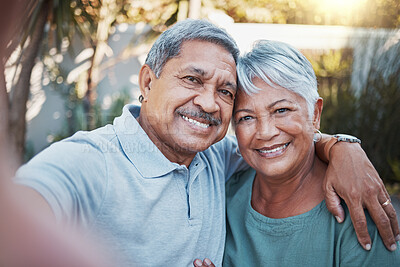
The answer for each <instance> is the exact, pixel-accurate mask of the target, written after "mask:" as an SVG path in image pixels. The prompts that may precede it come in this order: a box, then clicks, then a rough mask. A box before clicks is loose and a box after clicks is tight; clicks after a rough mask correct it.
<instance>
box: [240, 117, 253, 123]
mask: <svg viewBox="0 0 400 267" xmlns="http://www.w3.org/2000/svg"><path fill="white" fill-rule="evenodd" d="M251 119H252V117H251V116H243V117H241V118H239V120H238V122H241V121H248V120H251Z"/></svg>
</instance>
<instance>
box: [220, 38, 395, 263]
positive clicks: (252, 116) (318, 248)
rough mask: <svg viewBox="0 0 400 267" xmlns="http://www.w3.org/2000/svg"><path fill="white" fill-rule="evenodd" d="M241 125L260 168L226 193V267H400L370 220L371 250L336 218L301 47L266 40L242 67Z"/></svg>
mask: <svg viewBox="0 0 400 267" xmlns="http://www.w3.org/2000/svg"><path fill="white" fill-rule="evenodd" d="M238 78H239V82H240V90H239V92H238V95H237V98H236V104H235V109H234V113H233V122H234V126H235V131H236V136H237V139H238V143H239V148H240V153H241V154H242V156H243V158H244V159H245V160H246V161H247V162H248V163H249V165H250V166H251V167H252V168H251V169H249V170H247V171H244V172H242V173H239V174H237V175H236V176H234V177H232V178H231V179H230V180H229V181H228V183H227V187H226V195H227V198H226V201H227V238H226V248H225V255H224V265H225V266H400V251H399V249H397V250H396V251H394V252H390V251H388V250H387V249H386V248H385V246H384V245H383V243H382V241H381V239H380V236H379V234H378V231H377V228H376V226H375V225H374V223H373V221H372V219H371V218H370V217H369V215H368V214H367V222H368V230H369V233H370V235H371V238H372V248H371V250H370V251H366V250H364V249H363V248H362V247H361V246H359V244H358V241H357V237H356V234H355V231H354V229H353V226H352V223H351V220H350V216H348V210H347V208H346V206H345V204H344V203H342V205H344V206H345V210H346V215H347V216H346V219H345V221H344V222H343V223H341V224H339V223H337V222H336V220H335V219H334V218H333V216H332V215H331V214H330V213H329V212H328V210H327V208H326V205H325V201H324V196H323V189H322V188H323V186H322V181H323V179H321V177H323V176H324V175H325V172H326V168H327V166H326V164H325V163H324V162H322V161H321V160H320V159H319V158H318V157H317V156H316V154H315V148H314V146H315V142H318V141H319V140H320V132H319V128H320V118H321V112H322V105H323V104H322V103H323V101H322V98H320V97H319V95H318V92H317V81H316V77H315V74H314V71H313V69H312V66H311V64H310V63H309V62H308V60H307V59H306V58H305V57H304V56H303V55H302V54H301V53H300V52H299V51H297V50H296V49H294V48H293V47H291V46H289V45H287V44H284V43H280V42H273V41H265V40H262V41H259V42H257V43H256V45H255V47H254V48H253V50H252V51H251V52H249V53H248V54H246V55H244V56H243V57H242V59H241V60H240V61H239V63H238Z"/></svg>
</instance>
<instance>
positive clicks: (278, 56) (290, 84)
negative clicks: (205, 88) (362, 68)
mask: <svg viewBox="0 0 400 267" xmlns="http://www.w3.org/2000/svg"><path fill="white" fill-rule="evenodd" d="M237 74H238V80H239V90H243V91H244V92H245V93H246V94H248V95H250V94H253V93H257V92H258V91H259V90H260V88H257V87H256V86H254V84H253V79H254V78H256V77H258V78H259V79H261V80H263V81H264V82H265V83H267V84H268V85H270V86H272V87H275V88H276V87H277V85H278V86H280V87H283V88H286V89H288V90H290V91H292V92H294V93H296V94H298V95H300V96H301V97H303V98H304V99H305V100H306V102H307V108H308V115H309V118H310V119H311V118H312V116H313V114H314V105H315V103H316V101H317V99H318V97H319V95H318V85H317V78H316V77H315V73H314V70H313V68H312V66H311V63H310V62H309V61H308V60H307V58H306V57H305V56H304V55H303V54H302V53H300V51H298V50H297V49H296V48H294V47H292V46H290V45H288V44H286V43H282V42H277V41H269V40H259V41H257V42H256V43H255V44H254V47H253V49H252V50H251V51H250V52H248V53H246V54H244V55H243V56H242V57H241V58H239V61H238V65H237Z"/></svg>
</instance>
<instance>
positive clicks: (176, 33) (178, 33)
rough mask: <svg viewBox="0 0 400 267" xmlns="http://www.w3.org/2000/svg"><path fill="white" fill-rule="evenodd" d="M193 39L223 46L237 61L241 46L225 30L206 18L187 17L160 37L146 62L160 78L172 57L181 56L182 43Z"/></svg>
mask: <svg viewBox="0 0 400 267" xmlns="http://www.w3.org/2000/svg"><path fill="white" fill-rule="evenodd" d="M191 40H201V41H207V42H210V43H214V44H217V45H220V46H222V47H224V48H225V49H226V50H227V51H228V52H229V53H231V54H232V56H233V58H234V60H235V63H237V59H238V56H239V48H238V46H237V44H236V42H235V40H233V38H232V37H231V36H230V35H229V34H228V33H227V32H226V31H225V30H223V29H221V28H219V27H217V26H216V25H214V24H212V23H211V22H208V21H205V20H193V19H187V20H184V21H181V22H178V23H176V24H175V25H174V26H172V27H171V28H169V29H168V30H166V31H165V32H163V33H162V34H161V35H160V37H158V39H157V40H156V42H155V43H154V44H153V46H152V47H151V49H150V52H149V53H148V55H147V58H146V61H145V64H147V65H149V66H150V68H151V69H152V70H153V72H154V73H155V75H156V76H157V78H159V77H160V74H161V71H162V69H163V67H164V65H165V63H166V62H167V61H168V60H169V59H170V58H173V57H177V56H179V53H180V49H181V46H182V43H183V42H185V41H191Z"/></svg>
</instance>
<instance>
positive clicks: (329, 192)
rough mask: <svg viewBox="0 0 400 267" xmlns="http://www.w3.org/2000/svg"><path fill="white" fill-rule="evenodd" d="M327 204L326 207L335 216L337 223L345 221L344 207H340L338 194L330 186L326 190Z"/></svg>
mask: <svg viewBox="0 0 400 267" xmlns="http://www.w3.org/2000/svg"><path fill="white" fill-rule="evenodd" d="M325 202H326V207H327V208H328V210H329V212H330V213H332V214H333V216H335V218H336V221H337V222H338V223H342V222H343V221H344V218H345V215H344V210H343V207H342V205H340V198H339V196H338V195H337V194H336V192H335V190H334V189H333V188H332V187H330V186H328V187H327V188H326V189H325Z"/></svg>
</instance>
